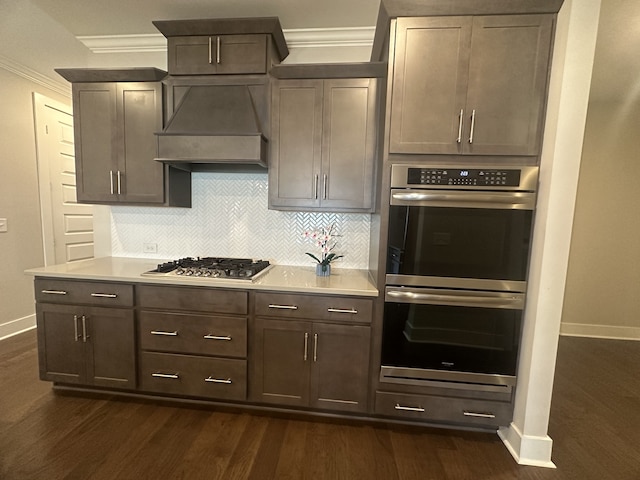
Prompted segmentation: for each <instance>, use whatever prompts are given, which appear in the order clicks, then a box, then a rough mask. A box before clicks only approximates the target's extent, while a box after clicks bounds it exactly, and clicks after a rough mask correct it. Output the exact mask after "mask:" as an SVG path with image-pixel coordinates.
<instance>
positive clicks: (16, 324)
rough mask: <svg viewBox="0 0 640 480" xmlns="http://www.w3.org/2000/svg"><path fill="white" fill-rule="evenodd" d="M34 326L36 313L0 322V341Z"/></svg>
mask: <svg viewBox="0 0 640 480" xmlns="http://www.w3.org/2000/svg"><path fill="white" fill-rule="evenodd" d="M35 327H36V315H35V313H34V314H33V315H29V316H26V317H22V318H18V319H16V320H11V321H10V322H6V323H2V324H0V341H2V340H4V339H5V338H9V337H13V336H14V335H17V334H18V333H22V332H26V331H27V330H31V329H32V328H35Z"/></svg>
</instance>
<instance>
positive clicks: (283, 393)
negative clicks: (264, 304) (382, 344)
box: [249, 317, 371, 412]
mask: <svg viewBox="0 0 640 480" xmlns="http://www.w3.org/2000/svg"><path fill="white" fill-rule="evenodd" d="M252 332H253V337H252V343H251V357H250V358H251V370H250V394H249V398H250V400H252V401H256V402H264V403H270V404H279V405H287V406H299V407H312V408H319V409H327V410H341V411H349V412H365V411H366V410H367V392H368V375H369V344H370V337H371V329H370V327H368V326H363V325H343V324H330V323H320V322H313V321H298V320H279V319H272V318H262V317H256V318H255V319H254V321H253V328H252Z"/></svg>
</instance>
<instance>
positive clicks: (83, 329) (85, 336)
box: [80, 315, 89, 343]
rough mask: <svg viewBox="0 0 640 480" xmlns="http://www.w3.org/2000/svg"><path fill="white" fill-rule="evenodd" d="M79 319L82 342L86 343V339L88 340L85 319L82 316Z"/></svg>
mask: <svg viewBox="0 0 640 480" xmlns="http://www.w3.org/2000/svg"><path fill="white" fill-rule="evenodd" d="M80 319H81V320H82V341H83V342H84V343H87V339H88V338H89V335H88V334H87V317H86V316H84V315H82V316H81V317H80Z"/></svg>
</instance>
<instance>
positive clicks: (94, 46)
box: [76, 33, 167, 53]
mask: <svg viewBox="0 0 640 480" xmlns="http://www.w3.org/2000/svg"><path fill="white" fill-rule="evenodd" d="M76 38H77V39H78V40H79V41H80V42H82V43H83V44H84V46H85V47H87V48H88V49H89V50H91V53H148V52H166V51H167V39H166V38H165V37H164V35H162V34H160V33H151V34H140V35H88V36H80V37H76Z"/></svg>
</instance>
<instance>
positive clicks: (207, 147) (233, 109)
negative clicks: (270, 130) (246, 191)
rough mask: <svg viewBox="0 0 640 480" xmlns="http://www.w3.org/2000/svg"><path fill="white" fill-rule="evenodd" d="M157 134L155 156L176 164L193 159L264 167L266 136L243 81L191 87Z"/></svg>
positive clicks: (197, 161) (265, 164)
mask: <svg viewBox="0 0 640 480" xmlns="http://www.w3.org/2000/svg"><path fill="white" fill-rule="evenodd" d="M156 135H157V137H158V158H156V160H158V161H161V162H163V163H168V164H171V165H173V166H176V167H179V168H185V167H186V166H189V168H190V169H193V166H192V165H193V164H213V165H215V164H221V165H222V166H225V165H226V166H227V167H233V166H234V165H235V166H239V165H254V166H257V167H259V168H263V169H264V168H266V167H267V139H266V137H265V136H264V134H263V132H262V126H261V125H260V124H259V121H258V115H257V113H256V108H255V104H254V100H253V98H252V95H251V92H250V91H249V87H248V86H246V85H197V86H192V87H190V88H189V90H188V91H187V93H186V94H185V96H184V97H183V99H182V101H181V103H180V104H179V105H178V108H177V110H176V111H175V113H174V114H173V116H172V117H171V118H170V119H169V121H168V122H167V125H166V127H165V128H164V130H163V131H162V132H158V133H156Z"/></svg>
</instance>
